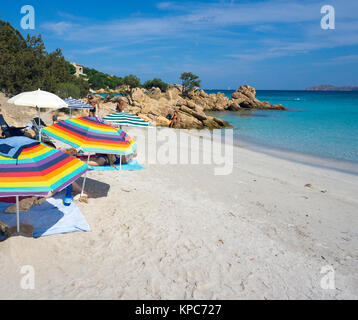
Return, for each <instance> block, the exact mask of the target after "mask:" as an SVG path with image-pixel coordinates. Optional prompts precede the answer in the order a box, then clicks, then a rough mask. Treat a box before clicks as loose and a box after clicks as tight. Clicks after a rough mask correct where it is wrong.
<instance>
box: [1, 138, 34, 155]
mask: <svg viewBox="0 0 358 320" xmlns="http://www.w3.org/2000/svg"><path fill="white" fill-rule="evenodd" d="M38 144H39V142H38V141H35V140H33V139H30V138H27V137H11V138H6V139H1V140H0V156H3V157H8V158H13V159H17V158H18V157H19V155H20V153H21V151H22V150H23V149H25V148H30V147H32V146H35V145H38Z"/></svg>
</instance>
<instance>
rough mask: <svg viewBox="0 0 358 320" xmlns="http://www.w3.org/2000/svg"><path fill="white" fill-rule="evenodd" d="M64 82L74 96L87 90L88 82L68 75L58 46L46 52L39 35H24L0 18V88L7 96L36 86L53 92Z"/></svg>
mask: <svg viewBox="0 0 358 320" xmlns="http://www.w3.org/2000/svg"><path fill="white" fill-rule="evenodd" d="M64 84H67V85H68V86H72V87H73V88H74V87H76V90H75V91H73V92H74V93H75V94H76V96H75V97H76V98H77V97H80V96H83V95H85V94H86V92H87V91H88V89H89V86H88V83H87V82H86V81H84V80H82V79H77V78H76V77H75V76H74V75H73V74H71V69H70V67H69V66H68V62H67V61H66V60H65V58H64V57H63V55H62V52H61V50H60V49H57V50H55V51H54V52H51V53H48V52H47V51H46V49H45V45H44V43H43V41H42V38H41V36H37V37H35V36H33V37H30V36H27V38H26V39H25V38H24V37H23V36H22V35H21V33H20V32H19V31H18V30H16V29H15V28H13V27H12V26H11V25H10V23H8V22H5V21H2V20H0V90H2V91H4V92H5V93H7V94H8V95H16V94H18V93H21V92H24V91H32V90H36V89H38V88H41V89H42V90H46V91H49V92H53V93H58V91H59V89H60V88H62V87H63V86H64Z"/></svg>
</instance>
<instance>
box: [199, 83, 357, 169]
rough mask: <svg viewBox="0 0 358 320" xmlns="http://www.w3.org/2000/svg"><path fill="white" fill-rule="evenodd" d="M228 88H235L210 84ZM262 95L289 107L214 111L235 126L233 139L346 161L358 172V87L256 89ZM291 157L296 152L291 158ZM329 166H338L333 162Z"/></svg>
mask: <svg viewBox="0 0 358 320" xmlns="http://www.w3.org/2000/svg"><path fill="white" fill-rule="evenodd" d="M205 91H206V92H207V93H209V94H210V93H217V92H218V91H220V92H223V93H225V95H227V96H228V97H231V95H232V93H233V92H234V91H231V90H205ZM257 98H258V99H260V100H264V101H269V102H270V103H273V104H282V105H284V106H285V107H286V108H287V109H288V110H287V111H268V110H254V111H237V112H230V111H227V112H215V113H213V114H214V115H215V116H217V117H220V118H222V119H224V120H226V121H228V122H229V123H230V124H231V125H233V126H234V128H235V129H234V140H235V142H236V143H238V144H242V143H243V142H247V143H249V144H250V145H256V146H258V147H260V150H261V149H262V148H265V147H266V148H268V149H272V148H273V149H275V148H276V149H277V150H281V151H289V152H293V153H295V154H294V155H293V156H292V155H291V156H292V157H293V158H295V157H296V158H298V157H297V154H300V155H302V154H303V155H307V156H315V157H319V158H322V159H326V160H327V159H328V160H334V161H343V162H345V163H346V165H345V164H344V165H343V166H342V165H340V166H339V167H340V168H343V169H344V168H346V167H349V164H353V165H354V168H355V169H354V170H353V171H354V172H358V169H357V168H358V92H309V91H265V90H262V91H257ZM292 157H291V158H292ZM329 166H330V167H332V166H333V167H336V165H335V163H333V162H330V165H329Z"/></svg>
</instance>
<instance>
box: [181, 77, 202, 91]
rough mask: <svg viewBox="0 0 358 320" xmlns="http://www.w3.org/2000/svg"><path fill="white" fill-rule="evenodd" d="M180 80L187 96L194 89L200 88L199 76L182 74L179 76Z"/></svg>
mask: <svg viewBox="0 0 358 320" xmlns="http://www.w3.org/2000/svg"><path fill="white" fill-rule="evenodd" d="M180 80H182V86H183V87H184V90H185V93H186V94H188V93H189V92H190V91H192V90H193V89H194V88H195V87H200V84H201V80H199V76H197V75H195V74H193V73H191V72H184V73H182V74H181V76H180Z"/></svg>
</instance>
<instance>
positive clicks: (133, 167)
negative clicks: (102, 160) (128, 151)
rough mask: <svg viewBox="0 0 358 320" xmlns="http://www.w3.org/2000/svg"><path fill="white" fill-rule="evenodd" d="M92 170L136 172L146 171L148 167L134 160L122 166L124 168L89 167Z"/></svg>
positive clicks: (117, 166) (118, 166)
mask: <svg viewBox="0 0 358 320" xmlns="http://www.w3.org/2000/svg"><path fill="white" fill-rule="evenodd" d="M89 169H90V170H94V171H113V170H116V171H117V170H118V171H120V170H123V171H136V170H143V169H146V167H144V166H142V165H141V164H139V163H138V161H137V160H133V161H131V162H129V163H125V164H122V168H121V166H120V165H116V166H114V167H111V166H103V167H92V166H89Z"/></svg>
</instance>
